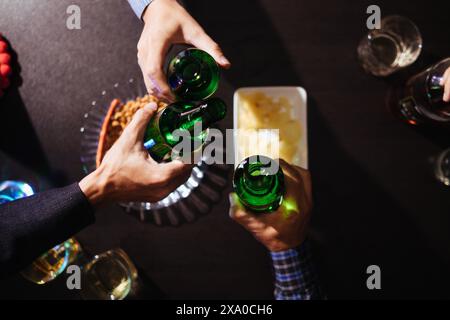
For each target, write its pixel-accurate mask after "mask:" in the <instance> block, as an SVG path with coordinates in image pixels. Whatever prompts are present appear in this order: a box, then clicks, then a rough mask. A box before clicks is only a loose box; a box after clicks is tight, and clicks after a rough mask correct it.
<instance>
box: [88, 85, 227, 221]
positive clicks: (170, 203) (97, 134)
mask: <svg viewBox="0 0 450 320" xmlns="http://www.w3.org/2000/svg"><path fill="white" fill-rule="evenodd" d="M149 102H156V103H157V104H158V107H159V108H164V107H165V106H166V104H165V103H163V102H161V101H159V100H158V99H157V98H156V97H154V96H152V95H149V94H148V93H147V90H146V88H145V84H144V82H143V80H140V78H129V79H128V80H127V81H124V82H123V83H115V84H114V85H113V86H112V87H111V89H108V90H103V91H102V92H101V93H100V95H99V96H98V97H97V98H96V99H94V100H92V101H91V102H90V103H89V107H88V108H89V110H88V111H87V112H86V113H85V114H84V115H83V118H84V119H83V126H82V127H81V128H80V133H81V135H82V137H81V163H82V166H83V170H84V171H85V173H90V172H92V171H94V170H95V169H96V168H97V167H98V166H99V165H100V163H101V161H102V159H103V157H104V155H105V154H106V152H107V151H108V150H109V149H110V148H111V147H112V145H113V144H114V142H115V141H116V140H117V139H118V138H119V137H120V135H121V134H122V132H123V130H124V129H125V127H126V126H127V125H128V123H129V122H130V121H131V119H132V117H133V115H134V113H135V112H136V111H137V110H139V109H140V108H142V107H144V106H145V105H146V104H148V103H149ZM204 160H205V159H202V160H201V161H200V162H199V163H197V165H196V166H195V167H194V168H193V170H192V173H191V176H190V177H189V179H188V180H187V181H186V182H185V183H184V184H182V185H180V186H179V187H178V188H177V189H176V190H174V191H173V192H172V193H171V194H169V195H168V196H167V197H166V198H164V199H162V200H161V201H158V202H145V201H143V202H129V203H120V205H121V206H122V207H124V208H125V210H126V211H127V212H129V213H131V214H133V215H134V216H136V217H137V218H139V219H140V220H141V221H144V222H149V223H153V224H156V225H160V226H165V225H172V226H177V225H181V224H183V223H186V222H192V221H195V220H196V219H197V218H198V217H200V216H202V215H205V214H207V213H208V212H209V211H210V209H211V207H212V205H213V204H214V203H215V202H218V201H219V200H220V198H221V194H220V190H222V189H224V186H225V185H226V183H227V178H226V176H227V174H228V167H227V166H226V165H218V164H214V165H207V164H206V163H205V161H204Z"/></svg>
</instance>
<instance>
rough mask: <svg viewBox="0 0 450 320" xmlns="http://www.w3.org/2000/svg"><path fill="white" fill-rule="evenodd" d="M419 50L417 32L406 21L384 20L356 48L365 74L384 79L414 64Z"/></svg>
mask: <svg viewBox="0 0 450 320" xmlns="http://www.w3.org/2000/svg"><path fill="white" fill-rule="evenodd" d="M421 50H422V37H421V35H420V32H419V29H418V28H417V27H416V25H415V24H414V23H413V22H412V21H411V20H409V19H407V18H405V17H401V16H387V17H385V18H384V19H382V20H381V28H380V29H374V30H371V31H370V32H369V33H368V34H367V35H366V36H365V37H364V38H363V39H362V40H361V42H360V44H359V46H358V58H359V61H360V63H361V65H362V67H363V68H364V70H366V71H367V72H368V73H371V74H373V75H375V76H387V75H390V74H392V73H394V72H396V71H397V70H399V69H401V68H404V67H407V66H409V65H411V64H412V63H414V61H416V60H417V58H418V57H419V55H420V52H421Z"/></svg>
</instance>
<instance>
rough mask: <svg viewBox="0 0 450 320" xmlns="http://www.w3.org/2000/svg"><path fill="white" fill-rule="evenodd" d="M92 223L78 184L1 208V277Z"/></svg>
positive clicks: (86, 201)
mask: <svg viewBox="0 0 450 320" xmlns="http://www.w3.org/2000/svg"><path fill="white" fill-rule="evenodd" d="M94 221H95V216H94V209H93V207H92V206H91V204H90V203H89V201H88V199H87V198H86V197H85V195H84V194H83V192H82V191H81V190H80V187H79V186H78V183H74V184H72V185H70V186H67V187H64V188H60V189H53V190H49V191H46V192H42V193H39V194H36V195H34V196H31V197H28V198H24V199H20V200H16V201H13V202H10V203H7V204H3V205H1V206H0V275H4V274H6V273H9V272H13V271H19V270H20V269H22V268H23V267H25V266H27V265H28V264H29V263H31V262H32V261H33V260H34V259H35V258H37V257H38V256H40V255H41V254H43V253H44V252H46V251H47V250H48V249H50V248H52V247H53V246H55V245H57V244H59V243H61V242H64V241H65V240H67V239H69V238H70V237H72V236H73V235H74V234H75V233H77V232H78V231H80V230H81V229H83V228H84V227H86V226H88V225H89V224H91V223H93V222H94Z"/></svg>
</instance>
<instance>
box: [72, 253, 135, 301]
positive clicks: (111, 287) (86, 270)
mask: <svg viewBox="0 0 450 320" xmlns="http://www.w3.org/2000/svg"><path fill="white" fill-rule="evenodd" d="M137 278H138V272H137V269H136V267H135V266H134V264H133V262H132V261H131V259H130V258H129V257H128V255H127V254H126V253H125V251H123V250H122V249H114V250H109V251H106V252H104V253H102V254H99V255H96V256H94V258H93V259H92V260H91V261H89V262H88V263H86V264H85V265H84V266H83V271H82V275H81V291H80V293H81V296H82V298H83V299H85V300H123V299H125V298H126V297H127V296H128V295H129V294H130V293H132V291H133V288H134V287H135V284H136V281H137Z"/></svg>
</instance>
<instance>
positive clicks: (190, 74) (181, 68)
mask: <svg viewBox="0 0 450 320" xmlns="http://www.w3.org/2000/svg"><path fill="white" fill-rule="evenodd" d="M219 77H220V73H219V67H218V65H217V63H216V61H215V60H214V58H213V57H211V56H210V55H209V54H208V53H206V52H205V51H202V50H199V49H195V48H191V49H187V50H184V51H181V52H180V53H179V54H177V56H176V57H175V58H173V59H172V61H171V62H170V64H169V67H168V70H167V81H168V83H169V86H170V88H171V90H172V92H173V93H174V94H175V96H176V97H177V99H179V100H187V101H191V100H194V101H198V100H203V99H206V98H208V97H210V96H212V95H213V94H214V92H216V90H217V88H218V86H219Z"/></svg>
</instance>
